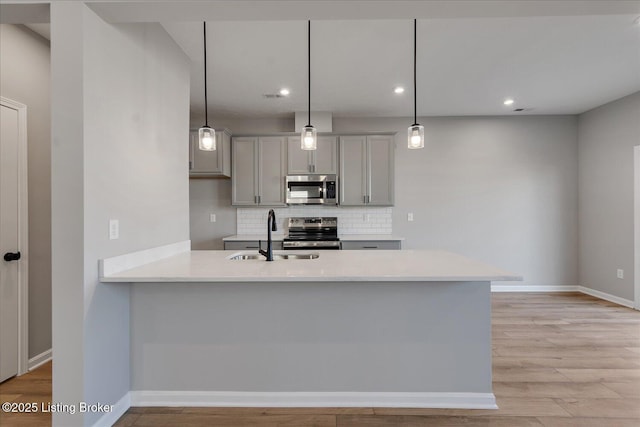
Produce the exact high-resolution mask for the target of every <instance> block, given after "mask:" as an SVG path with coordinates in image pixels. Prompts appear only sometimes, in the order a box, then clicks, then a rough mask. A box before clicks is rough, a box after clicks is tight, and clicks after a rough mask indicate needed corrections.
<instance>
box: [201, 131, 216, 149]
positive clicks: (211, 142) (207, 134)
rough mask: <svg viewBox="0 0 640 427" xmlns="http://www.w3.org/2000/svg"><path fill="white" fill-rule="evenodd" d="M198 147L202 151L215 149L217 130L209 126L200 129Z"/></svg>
mask: <svg viewBox="0 0 640 427" xmlns="http://www.w3.org/2000/svg"><path fill="white" fill-rule="evenodd" d="M198 148H199V149H200V150H202V151H215V149H216V131H215V129H212V128H210V127H209V126H203V127H201V128H200V129H198Z"/></svg>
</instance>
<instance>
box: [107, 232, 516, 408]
mask: <svg viewBox="0 0 640 427" xmlns="http://www.w3.org/2000/svg"><path fill="white" fill-rule="evenodd" d="M161 249H162V248H161ZM247 253H251V254H255V251H251V252H249V251H242V252H238V251H190V250H188V242H183V244H177V245H173V246H171V247H168V248H164V249H162V250H160V251H159V252H157V254H161V255H160V256H159V257H163V258H162V259H158V260H156V261H153V262H149V261H150V260H152V259H153V258H154V255H153V254H152V255H150V254H149V253H148V251H145V253H144V254H142V255H140V254H138V255H136V254H131V255H130V256H129V255H125V256H121V257H116V258H112V259H107V260H103V261H102V262H101V281H102V282H104V283H103V285H104V286H128V285H126V283H131V284H132V285H131V310H130V313H131V314H130V326H131V360H132V364H131V389H132V392H131V400H132V405H133V406H150V405H161V406H331V407H336V406H366V407H372V406H373V407H424V408H427V407H432V408H433V407H440V408H495V399H494V396H493V392H492V388H491V319H490V316H491V299H490V292H491V289H490V282H491V281H497V280H508V281H511V280H521V278H520V277H518V276H517V275H514V274H511V273H508V272H505V271H502V270H499V269H497V268H494V267H491V266H488V265H486V264H483V263H480V262H477V261H473V260H470V259H468V258H465V257H462V256H460V255H455V254H452V253H448V252H444V251H423V250H419V251H418V250H415V251H414V250H404V251H397V250H389V251H386V250H379V251H358V250H354V251H321V252H319V257H318V258H316V259H297V260H296V259H293V260H275V261H273V262H267V261H265V260H264V258H263V257H261V258H260V259H249V260H233V259H231V258H232V257H233V256H237V255H238V254H247ZM275 254H278V251H275ZM156 258H158V257H156ZM136 265H137V266H136ZM117 282H120V283H117Z"/></svg>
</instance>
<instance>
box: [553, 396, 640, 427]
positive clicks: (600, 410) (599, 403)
mask: <svg viewBox="0 0 640 427" xmlns="http://www.w3.org/2000/svg"><path fill="white" fill-rule="evenodd" d="M557 403H558V405H560V406H561V407H563V408H564V409H565V410H566V411H567V412H569V413H570V414H571V415H572V416H574V417H599V418H636V419H637V423H638V425H640V399H633V398H619V399H580V398H575V399H557Z"/></svg>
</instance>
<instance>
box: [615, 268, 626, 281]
mask: <svg viewBox="0 0 640 427" xmlns="http://www.w3.org/2000/svg"><path fill="white" fill-rule="evenodd" d="M616 276H617V277H618V279H624V270H623V269H621V268H619V269H618V271H617V272H616Z"/></svg>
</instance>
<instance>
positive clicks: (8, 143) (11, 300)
mask: <svg viewBox="0 0 640 427" xmlns="http://www.w3.org/2000/svg"><path fill="white" fill-rule="evenodd" d="M1 110H2V114H1V116H0V131H1V133H0V382H1V381H4V380H6V379H7V378H11V377H13V376H15V375H17V374H18V303H19V300H18V290H19V288H18V285H19V282H18V279H19V278H18V263H19V262H20V261H19V260H12V261H6V260H5V259H4V258H5V254H12V253H18V251H19V248H18V214H19V212H18V164H19V161H18V160H19V159H18V148H19V121H18V110H16V109H14V108H11V107H7V106H5V105H2V106H1ZM10 257H11V256H10V255H7V259H8V258H10Z"/></svg>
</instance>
